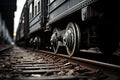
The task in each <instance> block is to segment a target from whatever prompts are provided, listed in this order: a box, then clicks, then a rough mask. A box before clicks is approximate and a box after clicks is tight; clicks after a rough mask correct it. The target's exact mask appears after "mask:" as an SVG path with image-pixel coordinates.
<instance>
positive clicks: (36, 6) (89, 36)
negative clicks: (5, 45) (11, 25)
mask: <svg viewBox="0 0 120 80" xmlns="http://www.w3.org/2000/svg"><path fill="white" fill-rule="evenodd" d="M118 3H119V2H118V1H117V0H115V1H112V0H26V3H25V5H24V7H23V10H22V13H21V17H20V20H19V26H18V29H17V36H16V44H17V45H19V46H24V47H31V48H34V49H52V50H53V51H54V52H55V53H57V52H58V51H59V50H62V49H66V52H67V54H68V55H69V56H73V55H78V54H77V53H78V52H79V51H82V50H89V49H94V50H96V51H100V52H101V53H103V54H105V55H111V54H113V53H115V52H116V51H117V50H118V49H119V46H120V35H119V34H120V24H119V19H120V16H119V4H118Z"/></svg>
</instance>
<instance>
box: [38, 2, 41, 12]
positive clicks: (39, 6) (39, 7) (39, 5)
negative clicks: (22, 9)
mask: <svg viewBox="0 0 120 80" xmlns="http://www.w3.org/2000/svg"><path fill="white" fill-rule="evenodd" d="M40 10H41V4H40V1H39V2H38V12H40Z"/></svg>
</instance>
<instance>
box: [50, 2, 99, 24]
mask: <svg viewBox="0 0 120 80" xmlns="http://www.w3.org/2000/svg"><path fill="white" fill-rule="evenodd" d="M95 1H97V0H55V1H54V2H53V3H51V4H49V22H48V25H49V24H52V23H54V22H56V21H58V20H60V19H62V18H64V17H66V16H68V15H70V14H72V13H74V12H76V11H78V10H80V9H81V8H83V7H85V6H87V5H89V4H91V3H93V2H95Z"/></svg>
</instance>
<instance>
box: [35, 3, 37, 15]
mask: <svg viewBox="0 0 120 80" xmlns="http://www.w3.org/2000/svg"><path fill="white" fill-rule="evenodd" d="M36 14H37V5H36V6H35V15H36Z"/></svg>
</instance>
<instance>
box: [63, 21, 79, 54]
mask: <svg viewBox="0 0 120 80" xmlns="http://www.w3.org/2000/svg"><path fill="white" fill-rule="evenodd" d="M80 37H81V36H80V29H79V26H78V25H77V24H76V23H73V22H70V23H68V25H67V28H66V32H65V35H64V41H65V44H66V49H67V53H68V55H69V56H72V55H75V54H76V53H77V52H78V51H79V46H80Z"/></svg>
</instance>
